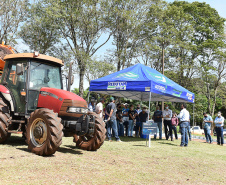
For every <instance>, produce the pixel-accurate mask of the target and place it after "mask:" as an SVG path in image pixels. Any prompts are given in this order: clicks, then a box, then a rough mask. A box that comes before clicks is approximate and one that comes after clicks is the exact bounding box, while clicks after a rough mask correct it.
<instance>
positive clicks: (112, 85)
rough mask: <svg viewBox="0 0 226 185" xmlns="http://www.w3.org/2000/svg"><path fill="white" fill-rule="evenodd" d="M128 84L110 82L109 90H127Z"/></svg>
mask: <svg viewBox="0 0 226 185" xmlns="http://www.w3.org/2000/svg"><path fill="white" fill-rule="evenodd" d="M126 86H127V82H108V87H107V90H126Z"/></svg>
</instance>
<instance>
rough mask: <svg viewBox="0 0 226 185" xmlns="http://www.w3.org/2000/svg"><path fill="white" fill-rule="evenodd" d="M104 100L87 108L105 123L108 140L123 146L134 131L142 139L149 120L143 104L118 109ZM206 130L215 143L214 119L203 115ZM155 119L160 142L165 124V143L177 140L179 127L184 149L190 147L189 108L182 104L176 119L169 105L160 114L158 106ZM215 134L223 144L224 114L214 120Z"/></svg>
mask: <svg viewBox="0 0 226 185" xmlns="http://www.w3.org/2000/svg"><path fill="white" fill-rule="evenodd" d="M104 103H105V100H104V98H100V100H99V103H98V104H97V105H95V99H94V98H91V102H90V104H89V106H88V108H89V111H93V112H96V113H97V114H98V115H99V116H100V117H102V118H103V120H104V121H105V123H106V129H107V138H108V140H109V141H112V137H115V138H116V141H118V142H121V140H120V137H124V136H127V137H134V136H133V131H135V137H141V135H142V123H143V122H146V121H147V120H149V119H150V117H149V118H148V115H149V114H148V112H147V107H146V106H143V107H142V108H141V106H140V104H137V105H136V107H135V108H134V105H133V104H131V105H128V104H127V103H123V104H120V103H119V104H117V106H116V105H115V100H114V98H113V97H111V98H110V102H109V103H108V104H105V108H104V106H103V105H104ZM203 116H204V117H203V128H204V133H205V138H206V143H210V144H211V143H212V142H213V139H212V137H211V134H210V130H211V126H213V119H212V117H211V116H210V115H208V114H207V113H203ZM152 119H153V120H154V122H155V123H156V124H157V128H158V133H159V139H160V140H161V139H162V127H163V124H164V133H165V138H166V140H168V139H170V140H171V141H173V140H174V137H173V133H174V135H175V139H178V135H177V127H178V125H179V128H180V133H181V144H180V146H181V147H187V146H188V140H190V141H191V131H190V114H189V111H188V110H187V109H186V104H184V103H182V104H181V111H180V113H179V114H178V115H177V114H176V113H175V112H172V110H170V109H169V106H168V104H165V109H164V110H163V111H161V110H160V107H159V106H156V111H155V112H154V114H153V116H152ZM214 123H215V130H216V134H217V144H218V145H223V144H224V136H223V126H224V117H223V116H222V115H221V112H218V116H217V117H216V118H215V120H214ZM156 137H157V133H155V134H154V139H156Z"/></svg>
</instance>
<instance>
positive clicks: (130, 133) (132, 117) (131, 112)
mask: <svg viewBox="0 0 226 185" xmlns="http://www.w3.org/2000/svg"><path fill="white" fill-rule="evenodd" d="M128 115H129V126H128V137H133V128H134V120H135V117H136V114H135V111H134V106H133V105H130V109H129V111H128Z"/></svg>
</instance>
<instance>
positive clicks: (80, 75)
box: [79, 65, 85, 97]
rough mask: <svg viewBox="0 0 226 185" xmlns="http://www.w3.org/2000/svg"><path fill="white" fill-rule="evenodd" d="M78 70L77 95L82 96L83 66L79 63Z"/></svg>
mask: <svg viewBox="0 0 226 185" xmlns="http://www.w3.org/2000/svg"><path fill="white" fill-rule="evenodd" d="M79 69H80V71H79V96H81V97H83V93H84V87H83V84H84V76H85V66H83V65H81V66H80V67H79Z"/></svg>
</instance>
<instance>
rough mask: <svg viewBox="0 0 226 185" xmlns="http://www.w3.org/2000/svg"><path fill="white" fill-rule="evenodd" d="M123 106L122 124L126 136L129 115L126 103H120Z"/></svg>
mask: <svg viewBox="0 0 226 185" xmlns="http://www.w3.org/2000/svg"><path fill="white" fill-rule="evenodd" d="M122 105H123V108H122V117H123V118H122V119H123V126H124V127H125V130H126V136H128V126H129V115H128V111H129V108H128V104H127V103H125V104H122Z"/></svg>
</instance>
